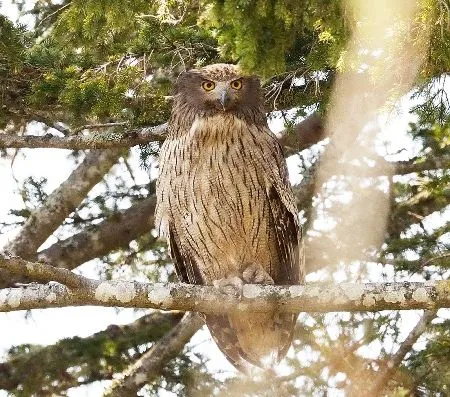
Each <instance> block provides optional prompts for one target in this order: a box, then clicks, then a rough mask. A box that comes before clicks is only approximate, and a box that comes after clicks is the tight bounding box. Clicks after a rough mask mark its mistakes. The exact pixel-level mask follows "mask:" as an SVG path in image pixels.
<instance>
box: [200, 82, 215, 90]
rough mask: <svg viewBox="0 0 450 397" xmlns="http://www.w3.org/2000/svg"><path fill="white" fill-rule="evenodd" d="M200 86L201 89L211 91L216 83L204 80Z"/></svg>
mask: <svg viewBox="0 0 450 397" xmlns="http://www.w3.org/2000/svg"><path fill="white" fill-rule="evenodd" d="M202 87H203V89H204V90H205V91H211V90H213V89H214V88H215V87H216V84H215V83H214V82H212V81H209V80H205V81H204V82H203V83H202Z"/></svg>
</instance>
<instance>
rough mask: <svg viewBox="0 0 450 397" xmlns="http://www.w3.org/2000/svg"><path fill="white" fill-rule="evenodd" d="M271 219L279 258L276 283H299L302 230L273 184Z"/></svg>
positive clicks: (269, 195)
mask: <svg viewBox="0 0 450 397" xmlns="http://www.w3.org/2000/svg"><path fill="white" fill-rule="evenodd" d="M268 201H269V205H270V210H271V213H270V215H269V216H270V217H271V219H270V221H271V224H272V225H273V226H272V230H273V231H274V233H275V235H276V242H277V245H278V258H279V264H280V268H279V277H278V279H277V280H275V283H276V284H299V283H300V281H303V280H302V275H301V268H300V244H301V241H300V238H301V237H300V230H299V226H298V223H297V222H296V218H295V215H293V214H292V213H291V212H290V211H288V210H287V209H286V207H285V205H284V203H283V201H282V200H281V198H280V194H279V190H278V189H277V188H276V187H275V186H272V188H271V189H270V190H269V192H268Z"/></svg>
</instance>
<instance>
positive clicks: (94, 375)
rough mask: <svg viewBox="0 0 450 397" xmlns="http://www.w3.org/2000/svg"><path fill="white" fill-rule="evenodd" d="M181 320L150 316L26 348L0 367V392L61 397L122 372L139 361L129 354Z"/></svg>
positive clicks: (173, 314) (177, 315)
mask: <svg viewBox="0 0 450 397" xmlns="http://www.w3.org/2000/svg"><path fill="white" fill-rule="evenodd" d="M182 317H183V313H178V312H171V313H161V312H153V313H149V314H146V315H144V316H142V317H140V318H139V319H137V320H136V321H134V322H132V323H131V324H126V325H109V326H108V328H107V329H105V330H104V331H101V332H97V333H95V334H93V335H90V336H88V337H85V338H80V337H73V338H67V339H62V340H60V341H58V342H57V343H55V344H54V345H50V346H44V347H41V346H32V347H30V346H28V347H27V349H26V352H25V351H23V352H21V353H20V354H18V355H13V354H12V355H10V356H9V357H8V359H7V361H5V362H3V363H0V389H4V390H9V391H14V390H22V391H23V392H25V393H26V392H28V391H29V392H30V394H31V393H34V392H36V391H37V390H40V391H46V387H51V388H52V392H53V393H57V394H58V395H59V392H61V391H63V390H67V389H68V388H70V387H76V386H78V385H79V384H80V379H83V382H86V380H88V381H91V382H94V381H99V380H104V379H111V377H112V375H113V373H114V370H119V371H120V370H123V368H125V367H126V366H127V365H129V364H130V363H132V362H133V361H134V360H135V359H136V357H139V355H140V353H139V351H136V353H135V354H133V353H131V354H130V351H133V349H136V346H140V345H142V344H146V343H149V342H155V341H156V342H155V343H158V341H159V339H160V338H161V337H163V335H164V334H165V333H166V332H168V331H169V330H171V329H172V328H173V327H174V326H176V324H178V323H179V322H180V320H181V318H182ZM111 349H113V352H114V354H111ZM42 374H45V377H43V376H42ZM49 385H51V386H49Z"/></svg>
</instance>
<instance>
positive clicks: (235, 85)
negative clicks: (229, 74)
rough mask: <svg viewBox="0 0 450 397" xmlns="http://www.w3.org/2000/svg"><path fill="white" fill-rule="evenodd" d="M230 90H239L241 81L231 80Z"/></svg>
mask: <svg viewBox="0 0 450 397" xmlns="http://www.w3.org/2000/svg"><path fill="white" fill-rule="evenodd" d="M230 85H231V88H233V89H235V90H240V89H241V88H242V80H241V79H238V80H233V81H232V82H231V83H230Z"/></svg>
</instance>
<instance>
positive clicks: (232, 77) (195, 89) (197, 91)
mask: <svg viewBox="0 0 450 397" xmlns="http://www.w3.org/2000/svg"><path fill="white" fill-rule="evenodd" d="M175 93H176V95H175V100H176V102H177V104H178V105H184V106H186V107H187V108H188V109H189V110H190V111H193V112H195V113H196V114H201V115H205V116H210V115H214V114H217V113H222V112H223V113H232V114H236V115H238V116H239V115H242V114H245V113H249V112H253V113H254V112H258V113H260V112H264V111H263V97H262V91H261V85H260V81H259V79H258V78H257V77H255V76H246V75H243V74H242V73H240V71H239V68H238V67H237V66H235V65H230V64H224V63H222V64H220V63H219V64H214V65H209V66H206V67H204V68H201V69H192V70H190V71H187V72H184V73H182V74H181V75H180V76H179V78H178V80H177V83H176V86H175Z"/></svg>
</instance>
